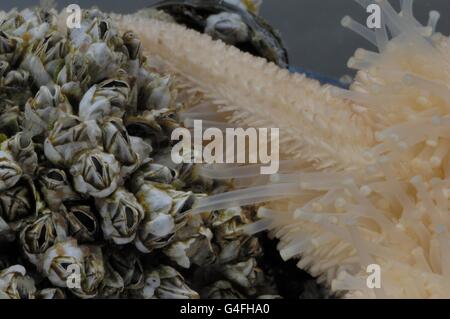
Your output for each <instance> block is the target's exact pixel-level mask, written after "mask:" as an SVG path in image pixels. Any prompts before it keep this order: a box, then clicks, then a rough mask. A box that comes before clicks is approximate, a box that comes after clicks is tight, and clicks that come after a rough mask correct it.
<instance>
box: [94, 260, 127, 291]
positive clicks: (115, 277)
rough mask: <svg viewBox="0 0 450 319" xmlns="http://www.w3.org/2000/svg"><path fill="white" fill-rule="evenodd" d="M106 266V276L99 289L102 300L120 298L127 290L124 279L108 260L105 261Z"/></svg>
mask: <svg viewBox="0 0 450 319" xmlns="http://www.w3.org/2000/svg"><path fill="white" fill-rule="evenodd" d="M104 266H105V276H104V278H103V282H102V283H101V287H100V288H99V295H100V296H101V297H102V298H119V297H120V295H121V294H122V292H123V291H124V289H125V283H124V282H123V278H122V276H121V275H120V274H119V273H118V272H117V271H116V270H114V268H113V267H112V266H111V265H110V264H109V261H108V260H107V259H105V260H104Z"/></svg>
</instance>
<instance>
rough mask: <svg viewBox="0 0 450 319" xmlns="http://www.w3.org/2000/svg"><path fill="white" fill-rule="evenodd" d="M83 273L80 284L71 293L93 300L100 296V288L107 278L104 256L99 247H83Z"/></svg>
mask: <svg viewBox="0 0 450 319" xmlns="http://www.w3.org/2000/svg"><path fill="white" fill-rule="evenodd" d="M81 249H82V252H83V261H82V266H83V272H82V273H81V275H80V284H79V286H78V287H74V288H72V289H71V292H72V293H73V294H75V295H76V296H78V297H80V298H83V299H91V298H94V297H96V296H97V295H98V293H99V289H100V286H101V284H102V282H103V279H104V277H105V266H104V262H103V254H102V251H101V248H100V247H98V246H83V247H81Z"/></svg>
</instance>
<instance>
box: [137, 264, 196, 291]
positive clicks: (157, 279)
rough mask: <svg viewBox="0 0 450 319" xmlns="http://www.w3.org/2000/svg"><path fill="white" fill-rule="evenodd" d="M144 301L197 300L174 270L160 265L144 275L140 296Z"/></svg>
mask: <svg viewBox="0 0 450 319" xmlns="http://www.w3.org/2000/svg"><path fill="white" fill-rule="evenodd" d="M140 297H143V298H146V299H198V298H199V295H198V293H197V292H195V291H193V290H192V289H191V288H189V287H188V285H187V284H186V283H185V281H184V278H183V277H182V276H181V274H180V273H178V272H177V271H176V270H175V269H173V268H172V267H169V266H164V265H161V266H159V267H157V268H156V269H154V270H152V271H149V272H148V273H146V275H145V286H144V288H143V289H142V292H141V296H140Z"/></svg>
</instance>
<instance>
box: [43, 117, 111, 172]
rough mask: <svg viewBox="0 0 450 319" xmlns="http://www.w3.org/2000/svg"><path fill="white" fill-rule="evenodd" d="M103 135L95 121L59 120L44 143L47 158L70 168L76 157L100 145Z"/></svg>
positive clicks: (67, 118) (64, 118)
mask: <svg viewBox="0 0 450 319" xmlns="http://www.w3.org/2000/svg"><path fill="white" fill-rule="evenodd" d="M101 137H102V133H101V130H100V128H99V127H98V125H97V123H96V122H95V121H84V122H82V121H80V120H79V119H78V118H77V117H76V116H64V117H62V118H61V119H59V120H58V121H57V122H56V123H55V125H54V127H53V129H52V130H51V131H50V134H49V136H48V137H47V139H46V140H45V142H44V151H45V156H46V157H47V159H48V160H50V161H51V162H52V163H53V164H55V165H59V166H67V167H70V165H71V164H73V162H74V160H75V159H76V155H78V154H79V153H81V152H82V151H84V150H89V149H92V148H95V147H96V146H97V145H100V142H101Z"/></svg>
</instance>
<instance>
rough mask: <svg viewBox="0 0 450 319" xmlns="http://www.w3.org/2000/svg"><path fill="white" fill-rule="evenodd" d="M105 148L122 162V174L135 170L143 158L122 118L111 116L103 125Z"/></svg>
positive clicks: (125, 174)
mask: <svg viewBox="0 0 450 319" xmlns="http://www.w3.org/2000/svg"><path fill="white" fill-rule="evenodd" d="M101 128H102V132H103V148H104V150H105V151H106V152H108V153H110V154H113V155H114V157H115V158H116V160H117V161H118V162H119V163H120V164H121V175H122V176H127V175H129V174H131V173H132V172H133V171H135V170H136V169H137V168H138V166H139V165H140V164H141V162H142V160H143V159H142V158H141V157H140V156H139V154H138V153H137V152H136V151H135V147H133V144H132V140H131V138H130V136H129V135H128V133H127V131H126V129H125V127H124V126H123V123H122V120H121V119H119V118H110V119H108V120H106V121H105V122H104V123H103V124H102V126H101Z"/></svg>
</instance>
